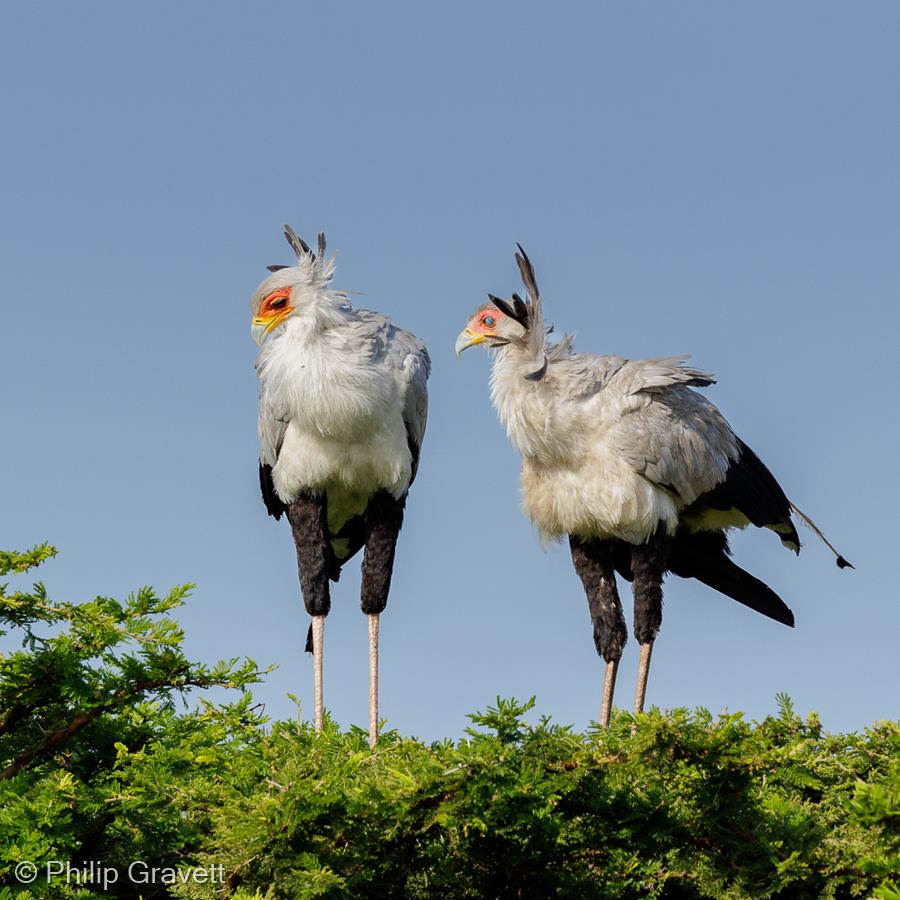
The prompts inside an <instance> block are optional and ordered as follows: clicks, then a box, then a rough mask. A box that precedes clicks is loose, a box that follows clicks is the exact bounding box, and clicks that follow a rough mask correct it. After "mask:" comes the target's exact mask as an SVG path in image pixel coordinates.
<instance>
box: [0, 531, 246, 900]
mask: <svg viewBox="0 0 900 900" xmlns="http://www.w3.org/2000/svg"><path fill="white" fill-rule="evenodd" d="M54 552H55V551H54V550H53V549H52V548H50V547H47V546H42V547H38V548H36V549H35V550H32V551H30V552H28V553H9V552H3V553H0V576H5V575H9V574H13V575H19V574H22V573H24V572H27V571H28V570H29V569H32V568H34V567H35V566H37V565H39V564H40V563H42V562H43V561H44V560H46V559H47V558H48V557H50V556H52V555H53V554H54ZM189 587H190V586H185V587H179V588H176V589H174V590H172V591H170V592H169V593H168V594H167V595H165V596H163V597H160V596H158V595H157V594H155V593H154V592H153V591H152V590H151V589H149V588H143V589H141V590H140V591H138V592H136V593H135V594H133V595H132V596H130V597H129V598H128V599H127V600H126V601H125V602H124V603H119V602H118V601H116V600H113V599H110V598H107V597H97V598H95V599H94V600H91V601H88V602H85V603H68V602H64V603H59V602H54V601H51V600H50V599H48V597H47V593H46V591H45V589H44V586H43V585H42V584H40V583H39V584H36V585H34V586H33V587H32V588H31V589H30V590H27V591H10V590H9V589H8V585H6V584H3V585H0V634H2V635H9V638H12V637H13V636H15V637H16V638H18V644H19V647H20V649H16V650H14V651H13V652H9V653H5V654H0V885H7V886H9V887H10V888H11V889H13V890H15V888H16V881H15V878H14V877H13V876H12V874H11V872H12V868H13V866H14V865H15V863H16V862H18V861H20V860H31V861H37V862H41V861H44V860H62V861H69V862H71V864H72V865H73V866H78V865H81V863H82V862H83V861H89V860H96V861H103V862H104V863H105V864H109V865H118V864H121V863H124V864H127V863H128V862H130V861H131V860H134V859H141V860H147V861H148V862H149V863H150V864H163V863H169V864H171V862H172V861H173V860H179V859H180V858H181V856H182V854H184V853H189V852H192V851H194V850H195V849H196V848H197V847H198V846H200V845H201V842H202V836H203V835H204V834H206V833H207V832H208V829H209V825H210V822H209V817H208V816H207V815H206V813H205V810H204V807H203V805H202V804H201V803H199V802H197V800H196V797H197V796H199V795H201V794H202V793H203V790H204V787H203V785H204V784H205V782H206V780H207V779H209V778H212V777H214V776H215V773H216V770H217V767H218V770H219V772H220V774H221V769H222V768H223V767H224V766H226V765H227V764H228V763H227V761H226V760H225V759H224V758H223V754H224V753H225V752H226V751H227V750H229V749H231V748H232V747H233V746H235V745H237V744H239V743H240V742H241V741H243V740H244V738H245V736H246V735H249V736H250V737H251V738H252V739H253V740H256V734H257V729H258V727H259V724H260V720H259V718H258V717H257V716H255V714H254V713H253V711H252V709H251V703H252V701H251V700H250V697H249V694H246V693H243V694H242V696H241V698H240V699H239V700H238V701H237V702H235V703H232V704H224V705H221V706H218V707H216V706H211V705H208V704H207V705H205V706H203V707H202V708H201V709H194V710H188V709H187V708H185V707H184V704H180V703H177V701H178V698H179V696H180V695H183V694H185V693H186V692H187V691H189V690H191V689H196V688H212V687H225V688H236V689H239V690H243V689H244V688H245V687H246V686H248V685H249V684H251V683H252V682H254V681H257V680H258V673H257V670H256V666H255V664H253V663H252V662H250V661H248V662H243V663H238V662H237V661H236V660H231V661H228V662H220V663H217V664H215V665H213V666H211V667H209V666H204V665H199V664H197V663H193V662H190V661H189V660H188V659H187V658H186V657H185V656H184V653H183V651H182V648H181V642H182V639H183V634H182V632H181V630H180V629H179V627H178V626H177V624H176V623H175V622H174V621H173V620H172V619H171V618H170V617H169V615H168V613H170V612H171V611H172V610H173V609H175V608H176V607H178V606H179V605H181V604H182V603H183V602H184V600H185V598H186V597H187V595H188V591H189ZM6 643H7V646H8V645H9V643H10V640H9V639H8V640H7V642H6ZM13 646H15V644H13ZM0 889H2V888H0ZM32 890H33V892H34V894H35V895H36V896H37V895H40V896H43V895H45V894H46V895H49V896H57V895H60V896H63V895H74V894H77V893H78V891H77V890H76V889H75V887H74V886H72V885H69V886H65V885H63V886H60V885H56V886H55V888H54V890H53V891H49V892H48V891H46V890H44V891H42V890H41V889H40V885H37V886H35V887H34V888H33V889H32ZM83 893H84V894H85V896H96V894H88V893H87V892H83ZM125 896H128V895H127V894H126V895H125ZM131 896H133V892H132V894H131Z"/></svg>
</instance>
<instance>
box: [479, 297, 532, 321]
mask: <svg viewBox="0 0 900 900" xmlns="http://www.w3.org/2000/svg"><path fill="white" fill-rule="evenodd" d="M513 296H515V295H513ZM488 300H490V301H491V303H493V304H494V306H496V307H497V309H499V310H500V312H502V313H503V314H504V315H507V316H509V317H510V318H511V319H513V320H514V321H516V322H518V323H519V324H520V325H521V326H522V327H523V328H527V327H528V312H527V311H526V310H524V309H521V308H520V307H519V305H513V304H511V303H510V302H509V301H508V300H501V299H500V298H499V297H495V296H494V295H493V294H488Z"/></svg>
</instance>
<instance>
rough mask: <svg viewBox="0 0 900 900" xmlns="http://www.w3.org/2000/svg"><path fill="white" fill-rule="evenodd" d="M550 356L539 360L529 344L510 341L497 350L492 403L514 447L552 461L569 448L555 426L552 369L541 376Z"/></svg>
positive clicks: (531, 455) (527, 455)
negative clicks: (518, 344) (540, 373)
mask: <svg viewBox="0 0 900 900" xmlns="http://www.w3.org/2000/svg"><path fill="white" fill-rule="evenodd" d="M545 365H546V358H545V357H544V355H543V353H541V357H540V359H538V358H537V357H536V355H535V353H534V352H533V351H532V350H529V349H528V348H527V347H521V346H517V345H515V344H508V345H506V346H504V347H501V348H499V349H497V350H496V351H495V352H494V360H493V366H492V369H491V402H492V403H493V405H494V408H495V409H496V410H497V415H498V416H499V418H500V421H501V423H502V424H503V427H504V428H505V429H506V433H507V435H508V437H509V439H510V441H511V442H512V444H513V446H514V447H515V448H516V449H517V450H518V451H519V453H521V454H522V456H524V457H528V458H534V459H539V460H542V461H544V462H550V461H552V460H556V459H558V458H559V455H560V453H561V452H565V448H564V447H563V446H562V445H561V444H560V441H559V435H558V434H555V433H554V432H555V429H554V427H553V421H554V415H553V399H554V398H553V389H552V385H551V384H550V383H549V378H550V377H551V372H550V371H549V369H547V370H545V371H544V374H543V376H542V377H541V378H535V377H534V376H535V374H536V373H538V372H540V371H541V370H542V369H544V367H545Z"/></svg>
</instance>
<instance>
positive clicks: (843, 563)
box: [835, 556, 856, 569]
mask: <svg viewBox="0 0 900 900" xmlns="http://www.w3.org/2000/svg"><path fill="white" fill-rule="evenodd" d="M835 562H836V563H837V567H838V568H839V569H855V568H856V566H854V565H853V563H852V562H848V561H847V560H846V559H844V557H843V556H838V558H837V559H836V560H835Z"/></svg>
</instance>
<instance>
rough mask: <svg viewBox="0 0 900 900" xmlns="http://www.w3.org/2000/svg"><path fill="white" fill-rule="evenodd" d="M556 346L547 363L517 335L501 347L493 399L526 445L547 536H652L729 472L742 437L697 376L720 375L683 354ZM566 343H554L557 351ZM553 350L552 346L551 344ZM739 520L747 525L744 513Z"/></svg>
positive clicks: (531, 504) (536, 511)
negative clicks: (626, 354)
mask: <svg viewBox="0 0 900 900" xmlns="http://www.w3.org/2000/svg"><path fill="white" fill-rule="evenodd" d="M557 347H559V345H555V346H554V347H548V348H547V355H548V365H547V370H546V373H545V374H544V376H543V378H541V379H540V380H537V381H529V380H527V379H526V378H525V377H524V375H525V374H527V373H528V372H530V371H533V370H534V368H535V366H536V365H539V364H540V361H539V359H536V358H535V357H534V355H533V354H531V353H528V352H527V351H526V350H525V349H524V348H520V347H517V346H516V345H514V344H507V345H504V346H502V347H500V348H498V349H497V350H495V354H496V355H495V360H494V365H493V369H492V373H491V398H492V401H493V404H494V406H495V408H496V409H497V412H498V415H499V417H500V420H501V422H502V423H503V425H504V427H505V428H506V431H507V434H508V435H509V438H510V440H511V441H512V443H513V444H514V445H515V447H516V448H517V449H518V450H519V452H520V453H521V454H522V504H523V509H524V511H525V513H526V514H527V515H528V516H529V517H530V518H531V519H532V520H533V521H534V522H535V524H536V525H537V526H538V528H539V529H540V531H541V533H542V535H543V536H544V537H546V538H550V539H556V538H560V537H562V536H564V535H566V534H574V535H577V536H583V537H585V538H587V537H604V538H618V539H620V540H624V541H627V542H628V543H643V542H645V541H646V540H647V539H648V538H649V537H650V536H651V535H652V534H653V533H654V532H655V531H656V529H657V527H658V525H659V523H660V522H665V523H666V526H667V529H668V530H669V532H670V533H674V531H675V530H676V528H677V526H678V522H679V515H680V513H681V511H682V510H684V509H685V508H686V507H688V506H689V505H690V504H691V503H692V502H693V501H694V500H695V499H696V498H697V497H698V496H699V495H700V494H702V493H704V492H705V491H708V490H710V489H712V488H713V487H715V485H716V484H718V483H719V482H721V481H722V480H723V479H724V478H725V473H726V471H727V469H728V466H729V465H730V464H731V462H732V461H734V460H736V459H737V457H738V441H737V438H736V436H735V434H734V432H733V431H732V430H731V428H730V427H729V425H728V423H727V422H726V421H725V418H724V417H723V416H722V414H721V413H720V412H719V411H718V410H717V409H716V408H715V407H714V406H713V405H712V404H711V403H710V402H709V401H707V400H706V399H705V398H704V397H703V396H701V395H700V394H698V393H697V392H696V391H693V390H691V389H690V388H689V387H688V386H687V385H689V384H692V383H709V382H710V381H712V378H711V376H709V375H707V374H705V373H702V372H698V371H697V370H695V369H691V368H687V367H685V366H684V359H682V358H677V357H676V358H668V359H652V360H626V359H623V358H622V357H618V356H595V355H593V354H588V353H573V352H572V351H571V349H570V348H569V346H568V344H566V346H565V347H562V348H560V349H559V350H557ZM554 351H556V352H554ZM541 352H543V351H541ZM727 515H728V522H729V524H732V525H741V524H746V522H747V520H746V518H745V517H743V516H741V515H740V514H739V513H735V514H727Z"/></svg>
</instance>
